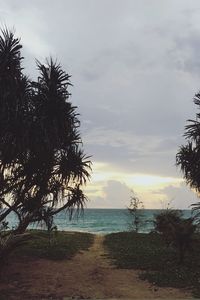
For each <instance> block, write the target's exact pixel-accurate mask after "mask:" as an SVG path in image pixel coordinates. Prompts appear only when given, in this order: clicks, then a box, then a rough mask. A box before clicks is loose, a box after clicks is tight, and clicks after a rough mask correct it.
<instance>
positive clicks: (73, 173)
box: [0, 28, 91, 259]
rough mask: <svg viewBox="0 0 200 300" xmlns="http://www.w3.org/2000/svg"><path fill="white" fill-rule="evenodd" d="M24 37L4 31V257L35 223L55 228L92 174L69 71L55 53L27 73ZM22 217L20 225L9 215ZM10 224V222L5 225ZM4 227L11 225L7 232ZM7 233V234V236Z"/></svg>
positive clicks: (79, 201) (0, 44)
mask: <svg viewBox="0 0 200 300" xmlns="http://www.w3.org/2000/svg"><path fill="white" fill-rule="evenodd" d="M21 50H22V45H21V43H20V39H19V38H17V37H15V35H14V33H13V32H12V31H9V30H8V29H6V28H5V29H3V30H2V31H1V34H0V208H1V209H0V228H2V230H3V233H2V234H1V239H0V259H1V258H4V257H5V256H7V255H8V254H9V252H11V251H12V250H13V249H14V248H15V247H16V246H18V245H20V244H21V243H24V241H25V240H26V239H28V238H29V234H27V233H25V231H26V229H27V227H28V226H29V225H30V224H32V223H39V224H46V225H47V227H49V230H50V229H52V226H53V220H54V216H55V215H56V214H57V213H59V212H61V211H63V210H65V211H66V212H68V213H69V215H70V216H71V215H72V214H73V212H74V211H75V210H76V211H77V210H78V211H81V210H82V209H83V208H84V205H85V202H86V200H87V198H86V196H85V194H84V193H83V190H82V187H83V186H84V185H85V184H86V182H87V180H88V179H89V177H90V170H91V161H90V158H89V157H88V156H86V155H85V153H84V150H83V146H82V139H81V136H80V132H79V128H80V121H79V118H78V113H77V107H75V106H73V105H72V103H71V102H70V99H69V98H70V92H69V87H70V86H71V81H70V75H68V74H67V73H66V72H65V71H64V70H63V69H62V67H61V65H60V64H59V63H57V62H56V61H54V60H53V59H52V58H50V59H49V60H46V62H45V63H41V62H39V61H37V62H36V66H37V70H38V77H37V80H33V79H31V78H29V77H27V76H26V75H25V74H24V69H23V66H22V62H23V57H22V55H21ZM10 214H13V215H14V216H15V217H16V219H17V225H16V226H15V228H11V227H10V224H8V219H7V218H8V216H9V215H10ZM5 224H7V225H6V226H7V228H5V226H4V225H5ZM5 229H9V231H7V232H6V233H5ZM2 237H4V238H2Z"/></svg>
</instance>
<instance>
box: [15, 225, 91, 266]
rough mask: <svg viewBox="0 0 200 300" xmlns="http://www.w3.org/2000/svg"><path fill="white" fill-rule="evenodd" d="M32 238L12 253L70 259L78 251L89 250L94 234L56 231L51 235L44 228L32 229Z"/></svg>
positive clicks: (53, 258)
mask: <svg viewBox="0 0 200 300" xmlns="http://www.w3.org/2000/svg"><path fill="white" fill-rule="evenodd" d="M29 232H30V234H31V239H30V240H28V241H27V242H26V243H25V244H24V245H22V246H20V247H19V248H17V249H16V250H15V251H14V253H13V254H12V255H14V256H30V257H35V258H47V259H52V260H62V259H70V258H71V257H73V256H74V255H75V254H76V253H77V252H78V251H82V250H88V248H89V247H90V246H91V245H92V243H93V235H92V234H90V233H81V232H64V231H58V232H54V233H52V235H51V239H50V236H49V234H48V232H47V231H44V230H30V231H29Z"/></svg>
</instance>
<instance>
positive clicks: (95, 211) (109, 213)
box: [7, 208, 192, 234]
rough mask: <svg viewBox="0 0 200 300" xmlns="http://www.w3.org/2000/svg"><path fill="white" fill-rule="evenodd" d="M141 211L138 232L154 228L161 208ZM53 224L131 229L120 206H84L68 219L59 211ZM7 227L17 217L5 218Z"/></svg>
mask: <svg viewBox="0 0 200 300" xmlns="http://www.w3.org/2000/svg"><path fill="white" fill-rule="evenodd" d="M140 211H141V215H142V218H141V221H142V222H141V226H140V227H139V232H141V233H149V232H151V231H152V230H153V229H154V224H153V220H154V217H155V215H156V214H157V213H159V212H161V211H163V209H143V210H140ZM181 211H182V212H183V217H185V218H188V217H190V216H191V215H192V211H191V210H189V209H186V210H181ZM54 220H55V222H54V223H55V225H56V227H57V229H58V230H63V231H80V232H89V233H94V234H109V233H114V232H120V231H129V230H130V229H131V227H130V224H131V216H130V213H129V212H128V210H127V209H120V208H114V209H113V208H107V209H105V208H86V209H84V211H83V213H81V214H79V216H78V215H77V214H76V213H74V215H73V217H72V218H71V219H70V216H69V213H66V212H60V213H59V214H58V215H57V216H55V219H54ZM7 221H8V222H9V227H10V228H13V227H15V226H16V224H17V223H16V222H17V218H16V216H14V215H12V216H9V217H8V218H7ZM29 228H30V229H33V228H34V229H42V228H43V229H45V226H42V225H41V224H32V225H30V226H29Z"/></svg>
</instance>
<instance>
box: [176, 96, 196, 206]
mask: <svg viewBox="0 0 200 300" xmlns="http://www.w3.org/2000/svg"><path fill="white" fill-rule="evenodd" d="M194 103H195V104H196V105H197V107H198V108H199V107H200V93H198V94H196V95H195V97H194ZM188 122H189V124H188V125H187V126H186V127H185V133H184V136H185V138H186V145H182V146H181V147H180V148H179V151H178V153H177V155H176V165H177V166H179V167H180V168H181V171H182V172H183V177H184V178H185V180H186V183H187V184H188V185H189V186H190V187H191V188H192V189H194V190H195V191H196V192H197V194H199V192H200V113H197V114H196V120H188ZM194 206H195V205H194ZM197 206H198V207H199V208H200V206H199V204H197Z"/></svg>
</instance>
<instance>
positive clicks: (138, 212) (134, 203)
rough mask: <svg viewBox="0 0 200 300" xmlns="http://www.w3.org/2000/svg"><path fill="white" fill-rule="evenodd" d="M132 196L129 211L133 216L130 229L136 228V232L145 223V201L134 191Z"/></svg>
mask: <svg viewBox="0 0 200 300" xmlns="http://www.w3.org/2000/svg"><path fill="white" fill-rule="evenodd" d="M131 192H132V195H131V198H130V204H129V207H128V212H129V214H130V216H131V222H130V224H129V227H130V230H134V231H135V232H138V230H139V228H140V226H142V224H143V212H142V210H143V209H144V205H143V202H142V201H141V200H140V199H139V198H138V197H137V196H136V195H135V194H134V192H133V191H131Z"/></svg>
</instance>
